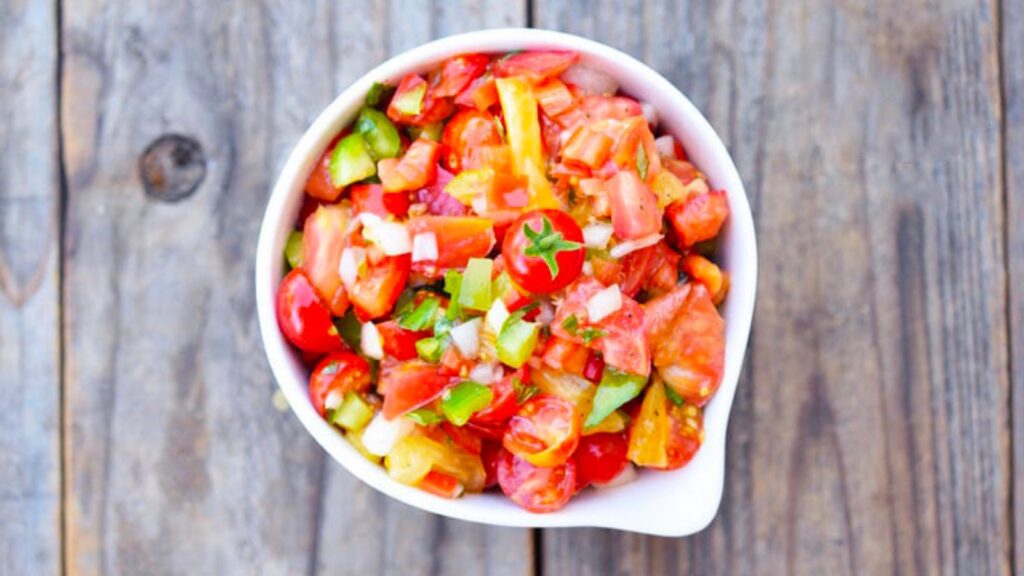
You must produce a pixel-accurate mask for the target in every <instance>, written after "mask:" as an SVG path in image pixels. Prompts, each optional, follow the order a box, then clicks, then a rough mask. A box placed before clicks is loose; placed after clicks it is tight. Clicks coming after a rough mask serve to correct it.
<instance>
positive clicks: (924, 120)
mask: <svg viewBox="0 0 1024 576" xmlns="http://www.w3.org/2000/svg"><path fill="white" fill-rule="evenodd" d="M536 6H537V8H536V10H535V12H536V14H537V21H536V24H537V25H539V26H543V27H550V28H560V29H566V30H570V31H576V32H579V33H582V34H584V35H587V36H591V37H595V38H598V39H601V40H605V41H608V42H609V43H611V44H613V45H616V46H619V47H621V48H623V49H625V50H627V51H630V52H632V53H634V54H636V55H638V56H640V57H641V58H642V59H644V60H645V61H647V62H649V63H650V64H651V65H653V66H654V67H655V68H657V69H659V70H661V71H663V72H664V73H665V74H666V75H667V76H668V77H669V78H670V79H672V80H673V81H675V82H676V83H677V85H679V86H680V87H681V88H682V89H683V90H684V91H685V92H686V93H688V94H689V95H690V96H691V97H692V98H693V99H694V100H695V102H696V103H697V105H698V106H700V107H701V108H702V109H703V110H705V111H706V112H707V114H708V116H709V118H710V120H711V122H712V124H713V125H715V126H716V127H717V128H718V130H719V132H720V133H721V134H722V136H723V138H724V139H725V140H726V143H727V145H729V147H730V149H731V150H732V151H733V153H734V154H735V155H736V159H737V164H738V165H739V167H740V171H741V173H742V175H743V177H744V180H745V182H746V183H747V190H748V193H750V194H751V195H752V197H753V198H752V199H753V205H754V208H755V212H756V221H757V228H758V232H759V246H760V251H761V252H760V257H761V271H762V272H761V278H760V283H759V286H760V297H759V302H758V312H757V318H756V321H755V327H754V334H753V338H752V343H751V349H750V356H751V361H750V365H749V366H748V369H747V370H746V378H747V379H746V380H745V381H744V382H742V383H741V384H740V393H739V395H738V397H737V402H736V408H735V412H734V416H733V420H732V424H731V430H730V439H729V448H728V463H729V464H728V472H727V487H726V492H725V500H724V502H723V507H722V510H721V511H720V514H719V517H718V519H717V520H716V521H715V522H714V523H713V524H712V526H711V527H710V528H709V529H708V530H707V531H706V532H704V533H703V534H701V535H699V536H697V537H694V538H689V539H686V540H680V541H672V540H663V539H652V538H642V537H638V536H633V535H625V534H619V533H612V532H608V531H598V530H571V531H549V532H547V533H546V534H545V538H544V550H545V553H546V554H545V567H546V571H547V572H549V573H553V574H608V573H629V572H637V573H666V574H667V573H674V572H678V573H683V572H685V573H706V574H723V573H737V574H738V573H743V574H746V573H754V572H756V573H773V574H783V573H784V574H884V573H894V572H901V573H918V574H938V573H971V574H976V573H1008V572H1009V570H1010V565H1009V563H1008V557H1009V547H1010V541H1009V539H1010V538H1009V534H1010V517H1011V512H1010V498H1009V494H1010V485H1009V481H1010V454H1009V422H1008V416H1009V413H1008V408H1007V406H1008V392H1009V381H1008V360H1007V352H1006V349H1007V348H1006V347H1007V324H1006V318H1005V310H1004V308H1005V301H1006V300H1005V283H1004V282H1005V278H1006V276H1005V264H1004V260H1003V237H1002V229H1001V224H1002V222H1003V216H1004V215H1003V209H1002V203H1001V191H1000V187H1001V168H1002V166H1001V163H1000V156H999V154H1000V147H999V118H1000V109H999V104H1000V99H999V76H998V63H997V40H996V33H997V27H996V24H995V22H994V15H995V6H994V4H993V3H991V2H989V3H968V2H957V1H948V2H929V1H916V2H882V3H871V5H870V6H867V5H865V6H864V7H862V6H861V5H860V4H857V3H847V2H811V1H798V2H784V3H769V2H765V1H757V0H734V1H731V2H700V1H697V2H688V3H678V4H677V3H674V2H647V3H640V2H630V1H626V2H607V3H602V5H601V6H600V7H593V6H590V7H584V6H583V5H582V3H580V2H571V1H570V2H555V1H550V0H538V2H537V3H536ZM680 497H685V495H681V496H680Z"/></svg>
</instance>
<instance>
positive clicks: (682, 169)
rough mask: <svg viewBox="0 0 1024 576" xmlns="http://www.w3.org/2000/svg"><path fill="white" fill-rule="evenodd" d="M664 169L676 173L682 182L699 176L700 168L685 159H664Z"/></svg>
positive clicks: (687, 181) (690, 180)
mask: <svg viewBox="0 0 1024 576" xmlns="http://www.w3.org/2000/svg"><path fill="white" fill-rule="evenodd" d="M664 164H665V169H666V170H668V171H669V172H671V173H673V174H675V175H676V177H677V178H679V181H680V182H682V183H683V184H689V183H690V182H692V181H693V180H696V179H697V178H700V170H697V167H696V166H694V165H693V164H690V163H689V162H686V161H685V160H665V162H664Z"/></svg>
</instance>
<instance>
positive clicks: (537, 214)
mask: <svg viewBox="0 0 1024 576" xmlns="http://www.w3.org/2000/svg"><path fill="white" fill-rule="evenodd" d="M544 219H547V220H548V222H550V223H551V228H552V230H553V231H554V232H555V233H558V234H561V235H562V238H563V239H564V240H566V241H569V242H576V243H577V244H578V245H579V247H578V248H575V249H570V250H562V251H559V252H558V253H556V254H555V262H557V263H558V274H557V275H555V276H554V277H552V276H551V270H550V269H549V268H548V265H547V264H546V263H545V262H544V260H543V259H542V258H541V257H539V256H528V255H527V254H526V250H527V249H528V248H529V247H530V246H531V244H532V242H531V240H530V238H529V237H527V235H526V233H525V231H524V228H525V227H526V226H529V227H530V230H532V231H535V232H540V231H541V230H542V229H543V228H544ZM501 251H502V254H503V255H504V256H505V264H506V265H507V267H508V268H507V270H508V273H509V276H511V277H512V280H513V281H515V283H516V284H518V285H519V286H520V287H522V288H523V289H524V290H527V291H529V292H533V293H535V294H549V293H551V292H555V291H557V290H561V289H562V288H565V287H566V286H568V285H569V284H570V283H572V281H573V280H575V279H576V278H577V277H578V276H579V275H580V272H582V271H583V261H584V259H585V256H586V252H585V250H584V249H583V230H581V229H580V227H579V225H578V224H576V222H575V221H574V220H573V219H572V217H571V216H569V215H568V214H566V213H565V212H562V211H561V210H533V211H530V212H527V213H525V214H523V215H522V216H520V217H519V218H518V219H517V220H516V221H515V222H513V223H512V226H511V227H510V228H509V229H508V231H507V232H506V233H505V241H504V243H503V244H502V249H501Z"/></svg>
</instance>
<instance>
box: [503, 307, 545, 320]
mask: <svg viewBox="0 0 1024 576" xmlns="http://www.w3.org/2000/svg"><path fill="white" fill-rule="evenodd" d="M539 306H540V304H539V303H537V302H530V303H529V304H527V305H526V306H523V307H522V308H519V309H518V310H516V311H515V312H513V313H511V314H509V315H508V318H507V319H506V320H505V325H508V324H509V323H510V322H517V321H519V320H522V319H523V318H525V317H526V315H527V314H529V313H530V312H533V311H534V310H536V309H537V308H538V307H539Z"/></svg>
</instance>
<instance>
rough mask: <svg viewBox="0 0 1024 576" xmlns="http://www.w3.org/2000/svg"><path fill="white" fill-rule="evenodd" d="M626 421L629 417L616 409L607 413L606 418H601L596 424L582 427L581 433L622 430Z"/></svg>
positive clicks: (587, 434)
mask: <svg viewBox="0 0 1024 576" xmlns="http://www.w3.org/2000/svg"><path fill="white" fill-rule="evenodd" d="M628 421H629V418H628V417H627V416H626V415H624V414H623V413H622V410H616V411H614V412H612V413H611V414H609V415H608V417H607V418H605V419H604V420H601V422H599V423H598V424H597V426H591V427H590V428H584V429H583V435H584V436H589V435H590V434H598V433H600V432H622V431H623V430H625V429H626V424H627V422H628Z"/></svg>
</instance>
